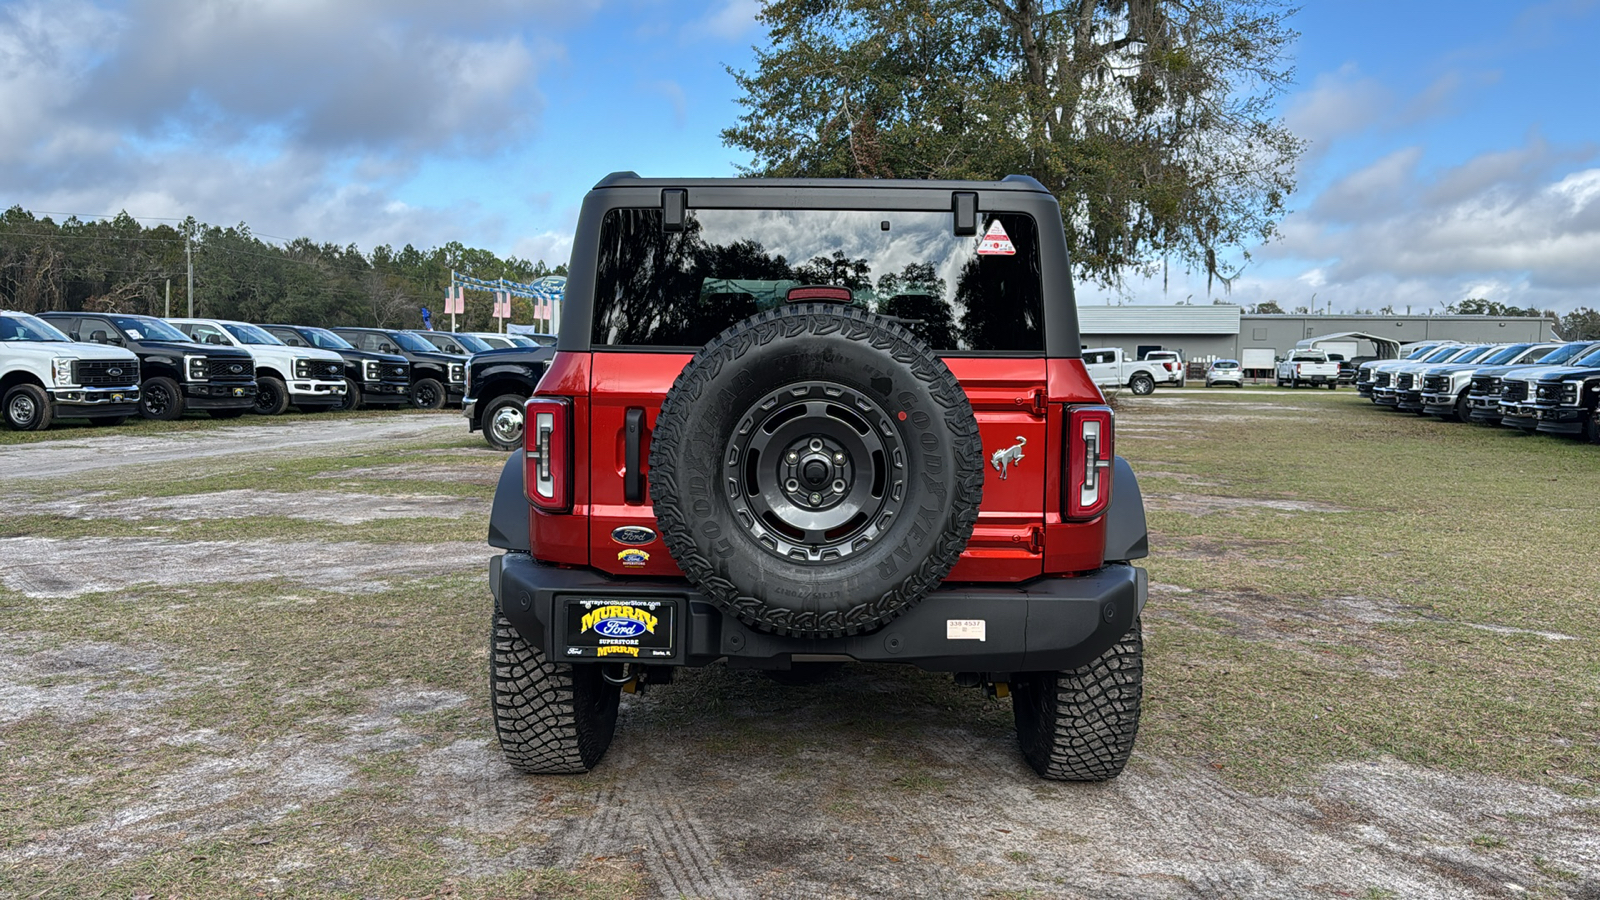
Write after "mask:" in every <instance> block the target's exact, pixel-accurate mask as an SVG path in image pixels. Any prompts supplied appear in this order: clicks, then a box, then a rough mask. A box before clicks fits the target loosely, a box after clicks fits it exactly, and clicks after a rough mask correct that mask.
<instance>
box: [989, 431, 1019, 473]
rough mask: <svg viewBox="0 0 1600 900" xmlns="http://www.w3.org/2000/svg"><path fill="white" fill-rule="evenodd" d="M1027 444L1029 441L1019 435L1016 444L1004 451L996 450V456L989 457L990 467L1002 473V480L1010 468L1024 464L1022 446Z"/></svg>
mask: <svg viewBox="0 0 1600 900" xmlns="http://www.w3.org/2000/svg"><path fill="white" fill-rule="evenodd" d="M1027 442H1028V439H1027V438H1025V437H1023V436H1022V435H1020V434H1019V435H1017V442H1016V443H1015V444H1012V445H1011V446H1010V447H1007V448H1005V449H1004V450H996V451H995V452H994V455H993V456H991V457H989V465H991V466H994V467H995V469H997V470H998V471H999V472H1000V478H1001V480H1004V479H1005V477H1006V470H1007V469H1008V468H1010V467H1011V466H1014V465H1016V464H1017V463H1020V462H1022V445H1023V444H1026V443H1027Z"/></svg>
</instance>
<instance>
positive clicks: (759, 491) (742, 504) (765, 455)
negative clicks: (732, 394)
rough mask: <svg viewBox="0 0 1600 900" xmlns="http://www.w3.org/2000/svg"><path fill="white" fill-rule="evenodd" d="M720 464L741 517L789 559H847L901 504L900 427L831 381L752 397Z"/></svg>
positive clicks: (878, 532) (875, 405)
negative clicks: (722, 465)
mask: <svg viewBox="0 0 1600 900" xmlns="http://www.w3.org/2000/svg"><path fill="white" fill-rule="evenodd" d="M723 460H724V478H723V486H724V492H725V495H726V497H727V499H728V502H729V504H730V505H731V507H732V509H733V512H734V515H735V516H736V517H737V519H738V521H739V523H740V524H741V525H742V526H743V527H744V528H745V530H746V531H747V532H748V533H749V534H750V536H751V537H752V538H754V539H755V541H756V542H757V543H758V544H760V545H761V546H762V547H764V548H766V550H767V551H768V552H769V553H772V554H774V555H776V556H779V557H782V558H784V559H788V560H795V561H799V562H812V563H820V562H829V561H832V560H836V559H840V558H842V557H845V556H849V555H850V554H851V553H854V552H855V551H857V550H859V549H861V548H863V547H865V546H867V545H868V544H869V543H871V542H872V541H873V540H875V539H877V538H878V537H880V536H881V535H882V534H883V532H884V531H885V530H886V529H887V528H888V527H889V526H890V524H891V523H892V522H893V521H894V517H895V516H896V515H898V514H899V512H900V508H901V506H902V504H903V503H904V500H905V478H906V461H905V448H904V445H903V443H902V441H901V437H900V431H899V429H898V428H897V427H896V426H895V423H894V421H893V420H892V419H891V418H890V417H889V415H888V414H887V413H886V412H884V411H883V408H882V407H881V406H879V405H878V403H877V402H876V401H875V400H873V399H872V398H870V397H868V396H866V395H864V394H862V393H861V392H860V391H857V390H855V389H854V388H848V387H845V386H843V385H840V384H835V383H832V382H826V381H807V382H800V383H796V384H790V385H786V386H784V387H783V388H780V389H779V390H776V391H773V392H771V393H769V394H767V395H766V396H764V397H762V398H761V399H760V400H758V401H756V403H754V404H753V405H752V406H751V407H750V408H749V409H748V410H746V412H745V413H744V415H743V416H741V417H740V419H739V425H738V427H737V428H736V429H735V430H734V433H733V435H732V437H730V438H729V439H728V442H727V446H726V452H725V453H724V454H723Z"/></svg>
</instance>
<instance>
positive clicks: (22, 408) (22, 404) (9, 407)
mask: <svg viewBox="0 0 1600 900" xmlns="http://www.w3.org/2000/svg"><path fill="white" fill-rule="evenodd" d="M6 415H7V416H9V417H10V418H11V421H12V422H14V423H16V424H17V426H18V427H21V428H26V427H28V426H29V425H32V424H33V420H34V419H35V418H37V417H38V415H39V405H38V404H37V403H35V402H34V400H33V398H32V397H30V396H28V395H27V394H26V393H24V392H21V391H19V392H18V393H17V395H16V396H14V397H12V398H11V402H10V403H7V404H6Z"/></svg>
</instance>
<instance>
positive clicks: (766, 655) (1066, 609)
mask: <svg viewBox="0 0 1600 900" xmlns="http://www.w3.org/2000/svg"><path fill="white" fill-rule="evenodd" d="M489 585H490V589H491V590H492V591H493V593H494V596H495V601H496V605H497V606H498V608H499V609H500V611H501V612H502V613H503V614H504V615H505V617H506V618H507V619H509V620H510V621H511V624H512V625H514V626H515V627H516V629H517V631H518V632H519V633H521V635H522V637H523V638H524V639H525V640H527V641H528V642H529V643H531V644H534V645H535V646H537V647H539V648H540V649H542V650H545V651H546V652H549V653H552V654H559V653H560V650H559V648H557V642H558V640H559V637H558V636H559V635H560V634H563V633H564V631H563V630H562V629H563V628H564V625H565V623H564V621H557V620H558V618H560V617H561V616H563V615H564V612H563V610H564V609H565V603H564V601H565V600H566V599H567V598H591V599H592V598H631V599H668V600H670V599H676V600H678V601H680V606H681V608H682V610H683V611H682V613H681V614H680V616H679V618H678V623H679V624H678V628H679V633H678V635H677V637H678V641H677V646H678V647H679V648H680V649H679V651H678V653H677V654H676V656H674V657H673V658H672V659H667V660H654V659H653V660H650V662H651V663H652V664H666V665H687V666H703V665H707V664H710V663H712V662H715V661H716V660H718V659H726V660H728V661H729V663H730V664H731V665H742V666H745V667H748V668H768V669H770V668H787V667H788V666H789V665H790V663H791V661H792V659H793V657H795V656H796V655H800V656H809V655H823V656H845V657H849V658H852V659H856V660H860V661H863V662H890V663H906V664H909V665H915V666H918V667H920V668H923V669H928V670H930V671H935V672H995V673H1010V672H1038V671H1054V670H1063V669H1073V668H1077V667H1079V666H1082V665H1085V664H1087V663H1089V662H1090V661H1092V660H1093V659H1095V658H1096V657H1098V656H1099V655H1100V654H1101V653H1103V652H1105V650H1106V649H1107V648H1109V647H1110V646H1111V645H1112V644H1114V643H1116V641H1117V640H1118V639H1119V638H1121V637H1122V635H1123V634H1125V633H1127V631H1128V629H1129V628H1130V627H1131V626H1132V624H1133V620H1134V617H1135V616H1137V615H1138V614H1139V612H1140V610H1142V609H1143V607H1144V602H1145V598H1146V597H1147V595H1148V592H1149V586H1148V581H1147V578H1146V575H1145V570H1144V569H1141V568H1139V567H1137V566H1130V565H1125V564H1114V565H1108V566H1106V567H1105V568H1103V569H1101V570H1099V571H1098V572H1094V573H1092V574H1089V575H1083V576H1078V577H1074V578H1049V577H1047V578H1039V579H1035V580H1033V581H1031V582H1027V583H1025V584H1020V585H1012V584H1008V585H1003V586H988V585H974V584H961V585H946V586H943V587H941V588H940V589H939V590H937V591H934V592H933V593H931V594H929V595H928V596H927V597H925V598H923V600H922V602H920V603H918V604H917V605H916V606H914V607H912V608H911V609H910V610H909V611H907V612H906V613H905V614H904V615H902V616H900V617H899V618H897V619H895V620H894V621H892V622H890V623H889V624H887V625H885V626H884V627H882V628H880V629H878V630H877V631H875V632H873V633H871V634H860V635H853V636H848V637H837V638H817V639H803V638H791V637H782V636H779V635H773V634H767V633H765V632H762V631H757V630H755V629H753V628H751V627H749V626H747V625H745V624H744V623H742V622H740V621H738V620H737V619H735V618H733V617H730V616H726V615H724V614H723V613H722V611H721V610H719V609H718V608H716V607H715V606H713V605H712V604H711V603H710V601H708V600H706V599H705V597H704V596H703V595H701V594H700V593H699V592H698V591H696V590H695V589H694V587H693V586H692V585H690V584H689V583H688V582H687V581H685V580H682V579H632V578H629V579H623V578H612V577H610V576H607V575H603V574H601V573H598V572H594V571H592V570H587V569H563V568H557V567H555V566H546V565H542V564H540V563H538V562H536V561H535V560H534V559H533V557H532V556H530V555H528V554H526V553H507V554H505V555H503V556H496V557H494V558H493V559H491V560H490V563H489ZM952 620H965V621H971V620H981V621H983V622H984V628H983V631H984V638H983V640H976V639H960V638H954V639H953V638H951V636H950V635H951V633H952V632H953V631H955V632H956V633H960V630H959V629H954V628H952V626H951V624H950V623H951V621H952ZM969 633H970V632H969Z"/></svg>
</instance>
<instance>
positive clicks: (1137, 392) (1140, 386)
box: [1128, 372, 1156, 397]
mask: <svg viewBox="0 0 1600 900" xmlns="http://www.w3.org/2000/svg"><path fill="white" fill-rule="evenodd" d="M1128 389H1129V390H1131V391H1133V393H1134V396H1136V397H1143V396H1145V395H1147V394H1153V393H1155V391H1156V381H1155V379H1154V378H1151V377H1150V376H1149V375H1146V374H1144V373H1142V372H1141V373H1140V374H1138V375H1135V376H1133V377H1132V378H1130V379H1128Z"/></svg>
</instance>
